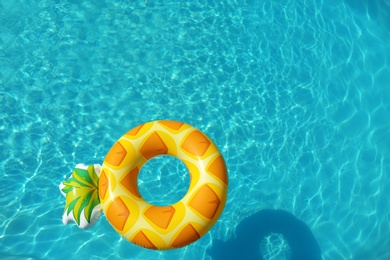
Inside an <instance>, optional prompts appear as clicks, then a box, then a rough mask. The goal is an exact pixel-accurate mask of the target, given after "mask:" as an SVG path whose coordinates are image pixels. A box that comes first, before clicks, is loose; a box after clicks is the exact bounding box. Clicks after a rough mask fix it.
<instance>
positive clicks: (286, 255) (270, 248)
mask: <svg viewBox="0 0 390 260" xmlns="http://www.w3.org/2000/svg"><path fill="white" fill-rule="evenodd" d="M207 253H208V255H209V256H211V257H212V259H213V260H218V259H264V260H266V259H291V260H317V259H318V260H321V259H322V257H321V250H320V247H319V246H318V243H317V241H316V239H315V238H314V235H313V234H312V232H311V231H310V229H309V227H308V226H307V225H306V224H305V223H304V222H302V221H300V220H299V219H297V218H296V217H294V215H292V214H290V213H288V212H286V211H283V210H268V209H267V210H261V211H259V212H257V213H255V214H253V215H252V216H250V217H248V218H246V219H244V220H243V221H242V222H240V223H239V225H238V226H237V228H236V236H235V238H232V239H230V240H228V241H226V242H222V241H219V240H214V241H213V246H212V248H211V249H209V250H208V251H207Z"/></svg>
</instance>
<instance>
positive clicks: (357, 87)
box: [0, 0, 390, 259]
mask: <svg viewBox="0 0 390 260" xmlns="http://www.w3.org/2000/svg"><path fill="white" fill-rule="evenodd" d="M95 2H96V3H95ZM389 11H390V7H389V5H388V1H368V0H361V1H349V0H348V1H326V2H325V1H292V0H277V1H271V0H262V1H256V0H252V1H250V0H248V1H232V0H229V1H225V2H215V1H203V0H197V1H180V3H178V1H150V0H149V1H146V0H142V1H124V0H122V1H119V0H117V1H74V0H68V1H65V0H63V1H61V0H56V1H1V2H0V100H1V106H0V122H1V123H0V137H1V139H2V140H3V142H1V143H0V146H1V147H0V148H1V149H0V156H1V157H0V167H1V168H0V169H1V173H0V194H1V196H0V205H2V206H1V208H2V210H1V211H0V223H1V224H0V245H1V247H0V256H1V258H2V259H7V258H10V259H12V257H14V258H16V259H20V258H23V257H24V258H27V259H29V258H33V259H69V258H70V259H72V258H75V257H80V259H87V258H88V259H100V258H102V259H103V258H108V257H110V259H151V258H155V259H211V257H212V256H216V257H218V255H222V254H223V253H224V251H226V250H229V248H228V247H226V245H231V244H232V241H236V240H235V239H236V238H237V236H238V235H239V234H241V233H244V235H250V234H249V232H250V231H245V229H240V228H241V227H242V226H245V223H246V222H245V221H246V220H247V219H254V221H256V220H257V219H258V220H259V221H261V220H262V219H264V218H265V216H266V215H264V214H263V213H264V211H263V210H265V209H267V210H275V211H276V210H277V211H279V210H280V211H283V212H288V214H291V215H293V216H294V217H295V218H297V219H299V220H300V221H302V222H303V223H304V224H305V225H306V226H307V227H308V228H310V231H311V232H312V234H313V236H314V238H315V240H316V242H317V243H318V245H319V248H320V249H321V254H322V256H323V258H324V259H380V257H383V259H386V258H385V257H386V254H387V256H388V251H387V250H388V248H390V239H389V236H388V234H389V232H390V230H389V227H390V225H389V221H390V215H389V208H390V202H389V199H388V192H387V191H388V190H389V188H390V178H389V177H388V176H389V172H390V156H389V155H390V153H389V151H390V127H389V123H390V120H389V118H390V106H389V100H390V83H389V78H390V77H389V75H390V68H389V64H390V59H389V56H390V55H389V54H390V52H389V50H390V35H389V31H388V28H389V24H390V23H389V22H390V17H389V16H388V13H389ZM156 119H173V120H178V121H183V122H186V123H189V124H191V125H193V126H195V127H197V128H199V129H201V130H202V131H203V132H205V133H206V134H207V135H208V136H209V137H210V138H211V139H212V140H213V141H214V142H215V143H216V145H217V146H218V147H219V148H220V150H221V152H222V154H223V155H224V158H225V160H226V163H227V166H228V171H229V194H228V201H227V205H226V207H225V210H224V212H223V214H222V215H221V217H220V219H219V221H218V222H217V224H216V225H215V226H214V227H213V228H212V229H211V231H210V232H209V233H208V234H206V235H205V236H204V237H202V238H201V239H200V240H199V241H197V242H196V243H194V244H191V245H190V246H188V247H185V248H182V249H178V250H173V251H164V252H163V251H150V250H146V249H142V248H139V247H136V246H134V245H132V244H131V243H129V242H127V241H126V240H124V239H121V238H120V236H119V235H118V234H117V233H116V232H115V231H114V229H113V228H112V227H111V226H110V225H109V224H108V222H107V221H106V220H105V218H104V217H101V219H100V220H99V221H98V223H97V224H96V225H95V226H94V227H93V228H92V229H90V230H88V231H82V230H79V229H78V228H77V227H76V226H75V225H69V226H64V225H63V224H62V222H61V215H62V211H63V207H64V199H63V197H62V195H61V194H60V192H59V190H58V184H59V183H60V182H61V181H64V180H65V179H66V178H67V177H68V176H69V174H70V173H71V171H72V169H73V167H74V166H75V165H76V164H77V163H79V162H83V163H86V164H89V163H101V162H102V161H103V158H104V156H105V155H106V153H107V151H108V150H109V148H110V147H111V146H112V144H113V143H114V142H115V141H116V140H117V139H118V138H119V137H120V136H121V135H123V134H124V133H125V132H126V131H127V130H129V129H131V128H133V127H134V126H137V125H139V124H141V123H143V122H147V121H151V120H156ZM160 161H161V166H159V165H160V163H156V164H153V167H152V168H155V169H156V170H155V171H156V172H159V171H160V169H161V170H162V171H163V172H162V173H161V174H160V176H159V177H157V180H156V179H154V178H153V177H150V176H149V177H145V179H143V181H142V183H140V189H141V190H142V189H145V190H148V191H153V190H158V191H159V192H161V193H163V194H167V198H166V199H169V198H170V197H171V196H172V197H175V196H177V193H179V194H182V192H183V185H184V192H185V189H186V188H185V187H186V186H185V185H187V184H186V183H187V182H188V178H187V177H188V176H187V177H183V179H182V180H180V181H179V182H177V183H175V184H172V183H174V182H175V179H177V178H178V177H181V172H182V171H183V167H182V165H181V164H180V162H177V161H164V160H160ZM149 169H150V167H149ZM169 169H172V171H170V170H169ZM150 171H153V170H152V169H150ZM157 175H158V173H157ZM186 178H187V179H186ZM159 179H160V180H159ZM172 185H176V186H173V188H170V187H171V186H172ZM169 188H170V189H169ZM145 192H146V191H145ZM180 192H181V193H180ZM150 193H151V195H150V196H151V198H150V199H151V200H153V199H154V200H158V199H159V198H160V197H159V196H156V195H153V192H150ZM153 196H154V197H153ZM179 197H180V196H179ZM164 199H165V198H164ZM254 224H256V225H259V223H254ZM243 239H245V237H244V238H243ZM267 239H268V240H266V242H264V241H258V242H257V245H258V250H257V249H254V250H253V255H252V256H257V255H256V254H259V251H260V249H262V253H263V254H265V252H264V251H265V250H271V249H272V248H273V247H272V243H274V246H275V247H278V245H279V244H280V245H282V246H280V247H278V248H279V249H280V250H279V251H278V250H276V251H275V252H274V256H275V258H274V259H281V257H282V256H285V255H288V254H287V253H286V252H285V251H286V250H287V249H285V248H288V245H287V246H285V243H284V242H283V238H280V237H268V238H267ZM267 241H268V242H267ZM229 243H230V244H229ZM278 243H279V244H278ZM217 244H219V245H220V247H216V245H217ZM224 245H225V247H224ZM283 250H284V251H283ZM245 253H246V252H242V254H245ZM278 257H279V258H278Z"/></svg>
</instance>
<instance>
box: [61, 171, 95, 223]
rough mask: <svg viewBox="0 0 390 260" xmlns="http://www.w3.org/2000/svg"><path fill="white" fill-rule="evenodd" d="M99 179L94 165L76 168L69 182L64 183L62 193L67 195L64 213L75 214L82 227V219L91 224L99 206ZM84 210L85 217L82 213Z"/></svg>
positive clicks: (75, 218) (76, 220) (75, 219)
mask: <svg viewBox="0 0 390 260" xmlns="http://www.w3.org/2000/svg"><path fill="white" fill-rule="evenodd" d="M98 184H99V177H98V175H97V174H96V172H95V168H94V165H90V166H88V168H87V169H82V168H75V169H74V170H73V172H72V175H71V176H70V178H69V179H68V180H67V181H64V182H63V183H62V186H61V187H62V188H61V191H62V192H63V193H64V194H65V197H66V203H65V209H64V213H65V212H66V214H67V215H69V214H73V219H74V221H75V222H76V223H77V225H78V226H80V224H81V223H80V222H81V218H85V220H86V221H87V222H88V223H90V222H91V217H92V211H93V209H94V208H95V207H96V206H97V205H99V203H100V199H99V193H98ZM83 210H84V214H83V215H84V216H82V215H81V213H82V212H83Z"/></svg>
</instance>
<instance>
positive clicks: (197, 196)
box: [60, 120, 228, 249]
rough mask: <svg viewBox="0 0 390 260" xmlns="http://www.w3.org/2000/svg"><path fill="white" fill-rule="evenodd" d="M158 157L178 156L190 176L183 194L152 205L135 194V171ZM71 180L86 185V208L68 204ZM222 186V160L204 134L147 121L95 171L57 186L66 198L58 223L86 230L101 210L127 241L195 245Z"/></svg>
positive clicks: (213, 216) (216, 209) (218, 203)
mask: <svg viewBox="0 0 390 260" xmlns="http://www.w3.org/2000/svg"><path fill="white" fill-rule="evenodd" d="M158 155H171V156H175V157H177V158H179V159H180V160H182V161H183V163H184V164H185V165H186V166H187V168H188V170H189V172H190V186H189V189H188V192H187V194H186V195H185V196H184V197H183V198H182V199H181V200H180V201H178V202H177V203H175V204H173V205H169V206H155V205H152V204H150V203H148V202H147V201H145V199H143V198H142V196H141V194H140V192H139V190H138V186H137V178H138V173H139V172H140V169H141V168H142V166H143V165H144V164H145V163H146V162H147V161H148V160H150V159H151V158H153V157H155V156H158ZM81 172H83V173H82V174H81ZM80 175H84V177H82V176H80ZM99 175H100V177H99ZM97 179H98V187H97V182H96V181H94V180H97ZM77 181H78V182H80V183H79V184H78V185H79V186H80V187H81V186H85V182H88V183H90V185H89V187H88V188H84V189H86V190H85V191H84V192H83V194H84V196H85V197H88V201H89V202H90V203H89V204H87V203H86V202H85V199H83V200H82V199H79V200H78V201H76V202H74V200H75V198H74V197H75V195H74V194H73V192H69V191H71V190H72V187H74V184H75V182H77ZM82 184H84V185H82ZM72 185H73V186H72ZM227 186H228V177H227V170H226V166H225V163H224V160H223V157H222V155H221V154H220V152H219V151H218V148H217V147H216V146H215V144H214V143H213V142H212V141H211V140H210V139H209V138H208V137H207V136H206V135H205V134H203V133H202V132H201V131H199V130H197V129H196V128H194V127H192V126H190V125H188V124H184V123H181V122H176V121H169V120H163V121H155V122H149V123H146V124H142V125H140V126H137V127H136V128H134V129H132V130H130V131H129V132H127V133H126V134H125V135H123V136H122V137H121V138H120V139H119V140H118V141H117V142H116V143H115V144H114V145H113V147H112V148H111V150H110V151H109V152H108V153H107V155H106V158H105V159H104V162H103V165H102V167H101V169H100V167H99V165H91V166H89V167H87V166H85V165H77V166H76V169H75V170H74V171H73V173H72V176H71V177H70V179H69V180H68V181H66V182H63V183H62V184H61V185H60V190H61V191H62V193H63V194H64V195H65V196H66V207H65V211H64V215H63V222H64V223H65V224H67V223H69V222H70V221H75V222H76V223H77V224H78V225H79V226H80V227H81V228H88V227H89V226H90V225H92V224H93V223H94V222H95V221H96V219H97V218H98V215H99V214H100V211H99V209H101V210H102V211H103V212H104V213H105V214H106V217H107V220H108V221H109V222H110V223H111V225H112V226H113V227H114V228H115V230H116V231H117V232H118V233H119V234H121V235H122V236H123V237H124V238H126V239H127V240H129V241H130V242H132V243H134V244H136V245H139V246H142V247H146V248H150V249H171V248H178V247H182V246H186V245H188V244H190V243H192V242H194V241H196V240H197V239H199V238H200V237H202V236H203V235H204V234H206V233H207V231H208V230H209V229H210V228H211V227H212V226H213V225H214V224H215V222H216V221H217V219H218V217H219V216H220V214H221V213H222V210H223V208H224V205H225V202H226V196H227ZM80 187H79V188H80ZM79 190H80V189H79ZM97 190H98V192H96V191H97ZM85 194H92V195H85ZM68 197H69V200H68ZM96 197H97V198H98V200H99V201H100V203H101V204H99V201H96ZM79 198H81V197H79ZM81 201H84V202H81ZM77 204H78V205H77Z"/></svg>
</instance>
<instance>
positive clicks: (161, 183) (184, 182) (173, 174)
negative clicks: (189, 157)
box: [137, 155, 190, 206]
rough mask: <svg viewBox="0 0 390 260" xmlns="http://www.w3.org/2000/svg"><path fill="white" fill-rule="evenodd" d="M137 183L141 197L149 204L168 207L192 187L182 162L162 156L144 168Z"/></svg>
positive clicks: (148, 162)
mask: <svg viewBox="0 0 390 260" xmlns="http://www.w3.org/2000/svg"><path fill="white" fill-rule="evenodd" d="M137 183H138V189H139V192H140V193H141V196H142V197H143V198H144V199H145V200H146V201H147V202H148V203H150V204H153V205H156V206H168V205H172V204H175V203H176V202H178V201H179V200H181V199H182V198H183V197H184V196H185V195H186V193H187V191H188V188H189V186H190V175H189V171H188V169H187V167H186V166H185V164H184V163H183V162H182V161H181V160H179V159H178V158H176V157H173V156H169V155H160V156H156V157H154V158H152V159H150V160H149V161H147V162H146V163H145V164H144V165H143V166H142V168H141V171H140V173H139V175H138V181H137Z"/></svg>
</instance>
